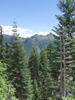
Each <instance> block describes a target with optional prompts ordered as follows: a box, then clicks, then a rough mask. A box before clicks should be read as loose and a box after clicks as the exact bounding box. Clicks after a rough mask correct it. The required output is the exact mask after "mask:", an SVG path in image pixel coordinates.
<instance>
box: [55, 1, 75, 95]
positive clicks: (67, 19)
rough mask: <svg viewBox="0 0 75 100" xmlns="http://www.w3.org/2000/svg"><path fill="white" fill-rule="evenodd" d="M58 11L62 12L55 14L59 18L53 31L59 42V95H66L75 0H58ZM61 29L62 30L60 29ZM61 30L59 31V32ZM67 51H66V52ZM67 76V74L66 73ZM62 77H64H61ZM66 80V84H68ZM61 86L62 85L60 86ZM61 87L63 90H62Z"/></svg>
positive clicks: (74, 17) (74, 26)
mask: <svg viewBox="0 0 75 100" xmlns="http://www.w3.org/2000/svg"><path fill="white" fill-rule="evenodd" d="M57 6H58V8H59V9H60V11H61V12H62V13H63V15H61V16H58V15H56V17H57V19H58V20H59V24H58V27H55V30H54V31H55V32H56V33H57V35H58V36H56V39H57V40H58V41H57V44H58V45H59V44H60V50H59V57H58V59H60V61H59V62H60V64H61V66H60V69H61V91H62V92H61V95H63V96H67V95H68V92H69V91H68V90H69V89H70V87H69V88H68V90H67V87H66V84H67V80H68V79H69V78H70V75H71V73H67V72H72V70H71V67H72V61H73V60H72V57H73V56H71V55H72V52H70V51H71V49H72V45H71V44H72V43H71V41H70V38H73V32H74V31H75V16H74V15H75V1H74V0H59V3H58V4H57ZM61 30H62V31H61ZM60 31H61V32H60ZM67 51H68V52H67ZM67 74H68V75H69V76H68V75H67ZM63 77H64V78H63ZM67 78H68V79H67ZM69 83H70V82H68V84H67V85H68V86H69ZM62 86H63V87H62ZM62 89H63V90H62Z"/></svg>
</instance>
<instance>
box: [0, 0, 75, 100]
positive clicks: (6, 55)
mask: <svg viewBox="0 0 75 100" xmlns="http://www.w3.org/2000/svg"><path fill="white" fill-rule="evenodd" d="M57 6H58V8H59V10H60V11H61V12H62V15H56V18H57V20H58V21H59V24H58V25H57V26H54V29H53V31H54V32H55V33H56V35H54V38H55V40H56V41H54V43H53V42H49V44H48V45H46V46H45V47H44V48H42V49H41V51H40V53H39V54H37V49H36V48H35V43H33V46H32V49H31V52H30V55H29V58H28V59H27V57H26V53H25V50H24V46H23V43H22V40H21V38H20V36H19V34H18V30H17V25H16V22H15V21H14V22H13V24H14V25H13V26H12V27H13V30H12V33H13V34H12V37H11V41H10V42H8V41H7V40H6V39H4V34H3V28H2V26H0V100H75V36H74V35H75V0H59V3H58V4H57ZM3 41H5V43H4V42H3Z"/></svg>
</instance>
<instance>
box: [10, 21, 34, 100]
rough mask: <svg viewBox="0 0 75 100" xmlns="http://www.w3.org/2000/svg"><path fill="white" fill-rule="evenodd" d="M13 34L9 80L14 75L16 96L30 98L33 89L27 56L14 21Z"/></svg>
mask: <svg viewBox="0 0 75 100" xmlns="http://www.w3.org/2000/svg"><path fill="white" fill-rule="evenodd" d="M12 31H13V36H12V38H11V39H12V42H11V52H10V54H11V56H10V59H11V63H10V67H11V68H9V69H8V70H10V72H9V75H8V76H9V80H12V79H13V78H14V77H16V80H15V81H14V83H13V85H14V87H15V89H16V93H15V95H16V97H17V98H19V100H27V99H29V100H32V97H33V94H32V92H33V90H32V84H31V83H32V82H31V76H30V71H29V69H28V63H27V58H26V56H25V52H24V48H23V44H22V42H21V38H20V37H19V34H18V33H17V26H16V22H14V26H13V30H12Z"/></svg>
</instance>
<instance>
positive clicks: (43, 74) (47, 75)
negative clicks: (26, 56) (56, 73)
mask: <svg viewBox="0 0 75 100" xmlns="http://www.w3.org/2000/svg"><path fill="white" fill-rule="evenodd" d="M46 51H47V50H46V49H45V48H43V49H42V50H41V52H40V59H39V87H40V96H41V98H40V100H48V99H49V98H50V97H52V89H53V81H52V77H51V71H50V67H49V60H48V57H47V52H46Z"/></svg>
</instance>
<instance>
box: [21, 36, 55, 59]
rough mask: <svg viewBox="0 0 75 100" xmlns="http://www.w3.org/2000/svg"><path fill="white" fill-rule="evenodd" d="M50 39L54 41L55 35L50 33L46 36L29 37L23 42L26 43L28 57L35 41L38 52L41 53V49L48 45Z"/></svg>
mask: <svg viewBox="0 0 75 100" xmlns="http://www.w3.org/2000/svg"><path fill="white" fill-rule="evenodd" d="M50 41H52V42H53V41H54V37H53V35H51V34H48V35H46V36H43V35H37V34H36V35H34V36H32V37H31V38H27V39H26V40H25V41H24V42H23V43H24V49H25V51H26V55H27V57H28V56H29V54H30V51H31V48H32V44H33V42H34V43H35V46H36V49H37V51H38V53H40V50H41V49H42V48H43V47H44V46H45V45H48V43H49V42H50Z"/></svg>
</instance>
